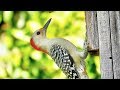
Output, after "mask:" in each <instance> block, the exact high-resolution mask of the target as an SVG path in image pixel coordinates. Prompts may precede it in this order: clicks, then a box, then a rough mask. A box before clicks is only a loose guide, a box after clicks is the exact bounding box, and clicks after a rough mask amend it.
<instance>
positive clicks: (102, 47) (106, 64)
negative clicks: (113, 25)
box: [97, 11, 113, 79]
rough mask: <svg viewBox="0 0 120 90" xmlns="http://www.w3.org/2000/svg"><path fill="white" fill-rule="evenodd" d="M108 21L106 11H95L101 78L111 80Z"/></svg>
mask: <svg viewBox="0 0 120 90" xmlns="http://www.w3.org/2000/svg"><path fill="white" fill-rule="evenodd" d="M109 22H110V20H109V12H108V11H97V23H98V33H99V51H100V59H101V60H100V64H101V78H102V79H113V62H112V52H111V49H112V46H111V32H110V23H109Z"/></svg>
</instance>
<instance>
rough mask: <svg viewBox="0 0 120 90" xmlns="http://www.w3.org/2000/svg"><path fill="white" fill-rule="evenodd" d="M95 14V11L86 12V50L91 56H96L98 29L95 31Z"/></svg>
mask: <svg viewBox="0 0 120 90" xmlns="http://www.w3.org/2000/svg"><path fill="white" fill-rule="evenodd" d="M96 14H97V12H96V11H86V13H85V15H86V17H85V18H86V19H85V20H86V29H87V33H86V34H87V38H89V39H88V40H87V42H88V47H89V48H88V49H89V52H90V53H91V54H96V55H98V49H99V44H98V29H97V17H96Z"/></svg>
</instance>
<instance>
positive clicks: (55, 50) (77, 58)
mask: <svg viewBox="0 0 120 90" xmlns="http://www.w3.org/2000/svg"><path fill="white" fill-rule="evenodd" d="M50 21H51V19H49V20H48V21H47V23H46V24H45V25H44V27H43V28H41V29H39V30H36V31H35V32H34V34H33V36H32V38H31V40H30V44H31V45H32V47H33V48H34V49H36V50H39V51H42V52H44V53H46V54H48V55H50V56H51V57H52V59H53V60H54V61H55V63H56V64H57V66H58V67H59V68H60V69H61V70H62V71H63V73H65V75H66V76H67V77H68V78H69V79H88V76H87V73H86V68H85V58H86V57H87V54H88V51H87V44H86V41H85V43H84V49H83V51H81V52H80V51H78V50H77V47H76V46H75V45H73V44H72V43H71V42H69V41H68V40H66V39H63V38H53V39H48V38H47V37H46V31H47V28H48V26H49V24H50Z"/></svg>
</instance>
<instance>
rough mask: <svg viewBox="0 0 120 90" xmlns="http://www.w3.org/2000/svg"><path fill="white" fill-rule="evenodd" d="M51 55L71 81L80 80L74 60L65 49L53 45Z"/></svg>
mask: <svg viewBox="0 0 120 90" xmlns="http://www.w3.org/2000/svg"><path fill="white" fill-rule="evenodd" d="M50 54H51V57H52V59H53V60H54V61H55V63H56V64H57V65H58V67H59V68H60V69H61V70H62V71H63V73H65V75H66V76H67V77H68V78H69V79H79V78H80V77H79V74H78V72H77V70H76V67H75V64H74V61H73V58H72V57H71V55H70V54H69V52H68V51H67V50H66V49H65V48H62V47H61V46H60V45H53V46H52V48H51V49H50Z"/></svg>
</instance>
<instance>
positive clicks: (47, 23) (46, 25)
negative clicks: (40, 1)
mask: <svg viewBox="0 0 120 90" xmlns="http://www.w3.org/2000/svg"><path fill="white" fill-rule="evenodd" d="M51 19H52V18H50V19H49V20H48V21H47V22H46V24H45V25H44V27H43V29H44V30H45V33H46V31H47V28H48V26H49V24H50V21H51Z"/></svg>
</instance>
